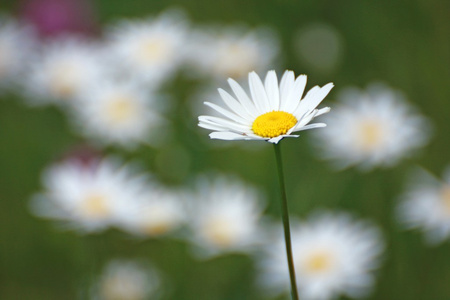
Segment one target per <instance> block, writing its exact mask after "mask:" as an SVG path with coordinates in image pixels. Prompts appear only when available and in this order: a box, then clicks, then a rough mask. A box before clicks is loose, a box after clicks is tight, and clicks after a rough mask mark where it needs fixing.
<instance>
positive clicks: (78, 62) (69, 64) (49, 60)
mask: <svg viewBox="0 0 450 300" xmlns="http://www.w3.org/2000/svg"><path fill="white" fill-rule="evenodd" d="M101 51H102V49H101V47H100V46H99V45H94V44H92V43H88V42H86V41H83V40H78V39H72V38H65V39H60V40H54V41H52V42H50V43H49V44H47V45H45V46H44V47H43V49H42V51H41V54H40V57H39V59H36V60H35V61H34V63H33V64H32V65H31V66H30V70H29V72H28V74H27V76H25V78H24V80H23V81H24V85H25V94H26V97H27V98H28V99H29V102H30V103H31V104H35V105H37V104H47V103H56V104H66V103H68V102H70V101H73V100H74V99H75V98H76V97H77V96H78V95H79V94H81V93H82V92H84V90H85V89H88V87H89V86H90V85H91V84H92V83H94V82H97V81H99V80H100V79H102V78H103V77H104V76H105V72H106V69H105V65H104V63H103V59H102V56H101Z"/></svg>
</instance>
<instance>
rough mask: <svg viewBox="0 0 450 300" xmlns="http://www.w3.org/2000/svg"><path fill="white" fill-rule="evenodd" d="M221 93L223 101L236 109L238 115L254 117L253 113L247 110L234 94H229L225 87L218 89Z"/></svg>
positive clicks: (245, 117) (233, 109)
mask: <svg viewBox="0 0 450 300" xmlns="http://www.w3.org/2000/svg"><path fill="white" fill-rule="evenodd" d="M218 90H219V94H220V96H221V97H222V99H223V102H225V104H226V105H227V106H228V107H229V108H230V109H231V110H232V111H234V112H235V113H236V114H237V115H238V116H241V117H242V118H244V119H253V117H252V115H251V114H249V113H248V112H247V110H246V109H245V107H244V106H243V105H242V103H239V101H237V100H236V99H234V97H233V96H231V95H230V94H228V93H227V92H226V91H224V90H223V89H218Z"/></svg>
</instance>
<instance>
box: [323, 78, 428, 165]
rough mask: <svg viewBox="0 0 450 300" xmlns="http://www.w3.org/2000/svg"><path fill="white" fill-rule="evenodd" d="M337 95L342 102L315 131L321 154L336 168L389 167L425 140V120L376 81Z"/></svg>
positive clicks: (397, 92) (396, 95)
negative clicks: (325, 123)
mask: <svg viewBox="0 0 450 300" xmlns="http://www.w3.org/2000/svg"><path fill="white" fill-rule="evenodd" d="M339 98H340V99H341V100H342V101H341V103H342V104H341V105H339V106H337V107H336V110H335V111H334V113H333V114H332V115H328V116H326V117H324V121H325V122H327V124H328V125H330V126H329V127H328V128H326V129H324V130H321V131H320V132H316V133H315V135H316V138H317V139H316V141H317V145H318V147H319V148H321V150H322V152H323V156H324V157H325V158H329V159H332V160H334V161H336V165H337V166H338V167H341V168H345V167H348V166H351V165H359V167H360V168H361V169H366V170H367V169H371V168H373V167H375V166H392V165H394V164H395V163H397V162H398V161H399V160H400V159H401V158H403V157H406V156H410V155H411V153H413V151H412V150H415V149H417V148H419V147H421V146H423V145H424V144H425V143H426V142H427V141H428V132H427V129H428V122H427V121H426V120H425V119H424V118H423V117H422V116H420V115H418V114H416V113H414V110H413V108H412V107H410V105H408V103H406V101H405V99H404V96H403V95H402V94H401V93H400V92H399V91H396V90H392V89H390V88H389V87H387V86H385V85H381V84H378V85H371V86H369V87H368V89H367V90H366V91H360V90H358V89H353V88H349V89H347V90H344V91H343V92H342V93H341V94H340V95H339Z"/></svg>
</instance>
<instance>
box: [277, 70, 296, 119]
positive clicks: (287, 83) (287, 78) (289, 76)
mask: <svg viewBox="0 0 450 300" xmlns="http://www.w3.org/2000/svg"><path fill="white" fill-rule="evenodd" d="M294 80H295V76H294V72H292V71H286V72H284V74H283V77H282V78H281V83H280V110H282V111H286V109H285V107H286V100H287V98H288V96H289V94H290V93H291V89H292V88H293V87H294Z"/></svg>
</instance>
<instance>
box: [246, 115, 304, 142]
mask: <svg viewBox="0 0 450 300" xmlns="http://www.w3.org/2000/svg"><path fill="white" fill-rule="evenodd" d="M295 124H297V119H296V118H295V117H294V116H293V115H292V114H290V113H287V112H284V111H271V112H268V113H265V114H263V115H260V116H259V117H257V118H256V119H255V121H254V122H253V125H252V130H253V132H254V133H255V134H256V135H259V136H262V137H265V138H274V137H277V136H280V135H282V134H286V133H287V132H288V131H289V129H291V128H292V127H294V126H295Z"/></svg>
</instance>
